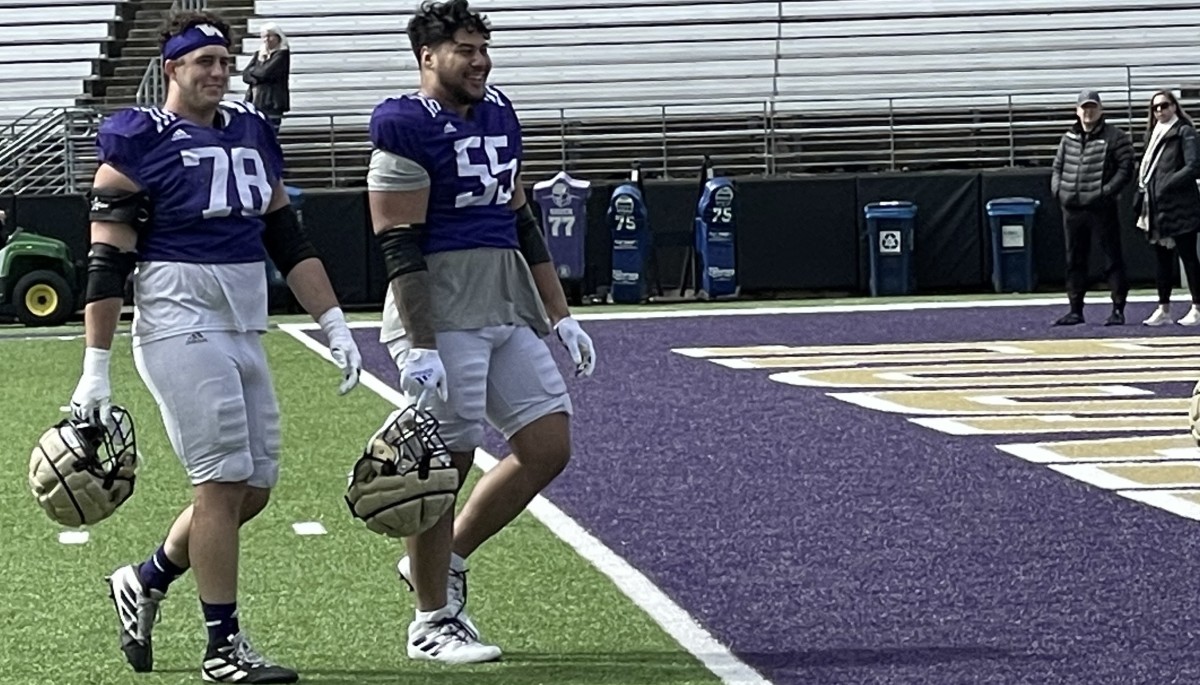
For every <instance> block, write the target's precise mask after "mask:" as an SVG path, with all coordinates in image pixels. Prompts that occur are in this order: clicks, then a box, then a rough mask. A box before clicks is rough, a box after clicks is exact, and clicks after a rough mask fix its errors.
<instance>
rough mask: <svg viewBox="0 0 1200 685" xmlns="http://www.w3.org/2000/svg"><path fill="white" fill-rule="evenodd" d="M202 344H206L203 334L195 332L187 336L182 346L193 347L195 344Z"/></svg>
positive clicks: (206, 339)
mask: <svg viewBox="0 0 1200 685" xmlns="http://www.w3.org/2000/svg"><path fill="white" fill-rule="evenodd" d="M202 342H208V338H205V337H204V334H203V333H200V332H196V333H192V334H191V335H189V336H188V339H187V342H185V343H184V344H185V345H194V344H196V343H202Z"/></svg>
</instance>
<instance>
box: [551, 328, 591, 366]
mask: <svg viewBox="0 0 1200 685" xmlns="http://www.w3.org/2000/svg"><path fill="white" fill-rule="evenodd" d="M554 332H555V333H558V339H559V340H561V341H562V344H563V346H564V347H566V348H567V351H568V352H570V353H571V361H573V362H575V375H576V376H591V375H592V371H594V370H595V369H596V346H595V345H593V344H592V339H591V338H590V337H588V334H587V333H584V332H583V329H582V328H580V327H579V322H578V321H576V320H575V319H573V318H571V317H569V316H568V317H566V318H564V319H562V320H561V321H559V322H558V323H557V324H555V325H554Z"/></svg>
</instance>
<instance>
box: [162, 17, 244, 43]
mask: <svg viewBox="0 0 1200 685" xmlns="http://www.w3.org/2000/svg"><path fill="white" fill-rule="evenodd" d="M200 24H212V25H213V26H215V27H217V28H218V29H220V30H221V33H223V34H225V40H227V41H229V45H230V46H231V47H232V46H233V32H232V30H231V29H230V28H229V23H228V22H226V21H225V20H224V19H222V18H221V15H219V14H217V13H216V12H197V11H192V10H189V11H186V12H174V13H172V14H169V15H167V17H166V18H165V19H163V23H162V26H161V27H160V28H159V31H158V50H159V52H162V49H163V46H165V45H166V44H167V41H169V40H171V39H172V38H174V37H175V36H178V35H179V34H181V33H183V32H184V31H187V30H188V29H190V28H192V27H193V26H199V25H200Z"/></svg>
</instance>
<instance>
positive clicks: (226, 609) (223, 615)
mask: <svg viewBox="0 0 1200 685" xmlns="http://www.w3.org/2000/svg"><path fill="white" fill-rule="evenodd" d="M200 608H201V609H202V610H203V611H204V625H205V626H207V627H208V649H209V651H213V650H215V649H217V648H220V647H227V646H229V638H230V637H231V636H233V635H237V634H238V632H239V631H240V630H241V628H240V627H239V626H238V618H237V602H233V603H232V604H209V603H208V602H205V601H204V600H201V601H200Z"/></svg>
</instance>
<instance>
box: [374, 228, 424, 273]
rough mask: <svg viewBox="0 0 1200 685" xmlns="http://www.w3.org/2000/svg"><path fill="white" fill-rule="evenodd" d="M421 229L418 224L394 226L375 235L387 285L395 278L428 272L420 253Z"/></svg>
mask: <svg viewBox="0 0 1200 685" xmlns="http://www.w3.org/2000/svg"><path fill="white" fill-rule="evenodd" d="M421 228H422V226H421V225H420V224H417V225H413V226H394V227H392V228H389V229H387V230H385V231H383V232H382V233H377V234H376V235H375V238H376V239H377V240H378V241H379V249H380V250H382V251H383V263H384V265H385V266H386V267H387V277H388V282H389V283H390V282H391V281H392V280H394V279H395V278H396V277H397V276H403V275H404V274H409V273H413V272H416V271H427V270H428V267H427V266H426V264H425V255H424V254H423V253H422V252H421V230H420V229H421Z"/></svg>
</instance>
